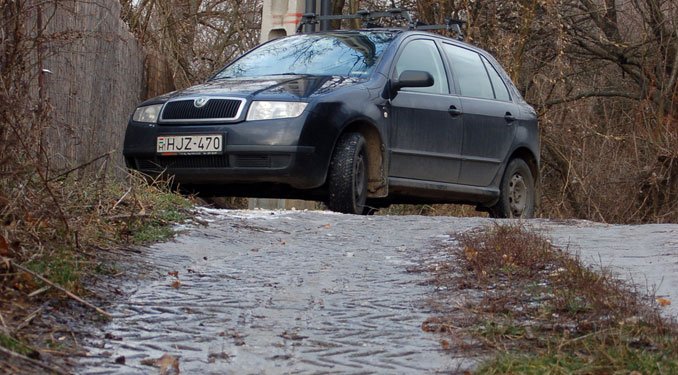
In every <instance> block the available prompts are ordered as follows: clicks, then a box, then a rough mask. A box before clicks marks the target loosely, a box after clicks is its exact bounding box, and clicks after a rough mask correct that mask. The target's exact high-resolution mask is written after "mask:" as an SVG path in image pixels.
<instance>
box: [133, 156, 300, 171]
mask: <svg viewBox="0 0 678 375" xmlns="http://www.w3.org/2000/svg"><path fill="white" fill-rule="evenodd" d="M290 162H291V157H290V155H238V154H236V155H178V156H154V157H150V158H135V159H134V163H135V165H136V168H137V169H138V170H140V171H142V172H156V173H159V172H162V171H164V170H166V169H167V170H171V169H192V168H274V169H281V168H287V167H289V165H290Z"/></svg>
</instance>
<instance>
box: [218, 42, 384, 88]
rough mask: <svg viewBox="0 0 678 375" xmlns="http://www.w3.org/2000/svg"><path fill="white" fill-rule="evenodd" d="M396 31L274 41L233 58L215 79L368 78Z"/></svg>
mask: <svg viewBox="0 0 678 375" xmlns="http://www.w3.org/2000/svg"><path fill="white" fill-rule="evenodd" d="M393 38H395V33H393V32H389V31H383V32H369V33H363V32H352V33H330V34H302V35H295V36H292V37H289V38H284V39H278V40H274V41H272V42H270V43H267V44H264V45H262V46H260V47H258V48H256V49H254V50H252V51H251V52H250V53H248V54H247V55H245V56H243V57H241V58H240V59H238V60H236V61H235V62H234V63H233V64H231V65H229V66H227V67H226V68H224V70H222V71H221V72H219V73H218V74H217V75H216V76H215V77H214V78H215V79H221V78H239V77H257V76H269V75H282V74H309V75H324V76H330V75H331V76H345V77H353V78H365V77H368V76H369V75H370V74H371V73H372V71H373V70H374V68H375V66H376V64H377V62H378V60H379V57H380V56H381V54H382V53H383V51H384V50H385V49H386V47H388V45H389V44H390V43H391V41H392V40H393Z"/></svg>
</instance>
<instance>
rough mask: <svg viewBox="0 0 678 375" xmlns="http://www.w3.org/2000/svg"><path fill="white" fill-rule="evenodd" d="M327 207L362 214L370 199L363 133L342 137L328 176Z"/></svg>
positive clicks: (348, 134)
mask: <svg viewBox="0 0 678 375" xmlns="http://www.w3.org/2000/svg"><path fill="white" fill-rule="evenodd" d="M328 187H329V197H328V202H327V206H328V207H329V208H330V210H332V211H337V212H343V213H347V214H363V213H364V208H365V200H366V199H367V154H366V152H365V138H364V137H363V136H362V135H361V134H360V133H347V134H344V135H342V136H341V138H340V139H339V141H338V142H337V147H336V148H335V150H334V155H333V156H332V162H331V163H330V171H329V176H328Z"/></svg>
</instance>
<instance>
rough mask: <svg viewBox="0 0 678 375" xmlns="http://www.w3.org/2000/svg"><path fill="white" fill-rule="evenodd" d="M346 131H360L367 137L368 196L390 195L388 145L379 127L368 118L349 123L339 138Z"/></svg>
mask: <svg viewBox="0 0 678 375" xmlns="http://www.w3.org/2000/svg"><path fill="white" fill-rule="evenodd" d="M346 133H360V134H361V135H362V136H363V138H365V144H366V148H367V149H366V152H367V173H368V182H367V196H368V198H381V197H385V196H387V195H388V178H387V175H386V171H388V168H387V166H388V158H387V155H386V145H385V144H384V142H383V138H382V136H381V133H380V132H379V130H378V129H377V127H376V126H375V125H374V124H372V123H370V122H369V121H367V120H356V121H352V122H350V123H349V124H347V125H346V126H345V127H344V129H343V130H342V131H341V133H340V134H339V137H337V139H339V138H341V137H342V136H343V135H344V134H346Z"/></svg>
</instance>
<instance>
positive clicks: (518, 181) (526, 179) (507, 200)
mask: <svg viewBox="0 0 678 375" xmlns="http://www.w3.org/2000/svg"><path fill="white" fill-rule="evenodd" d="M500 189H501V191H500V196H499V202H497V204H495V205H494V206H492V207H490V216H492V217H496V218H524V219H528V218H531V217H533V216H534V206H535V199H536V193H535V187H534V177H533V176H532V171H530V167H529V166H528V165H527V163H525V161H524V160H522V159H513V160H511V161H510V162H509V164H508V166H506V170H505V171H504V176H503V177H502V179H501V186H500Z"/></svg>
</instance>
